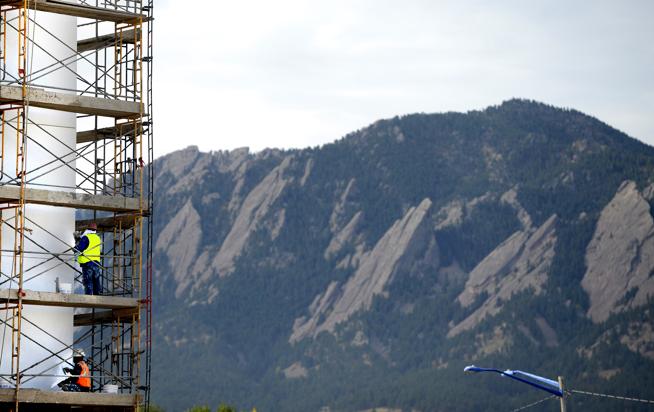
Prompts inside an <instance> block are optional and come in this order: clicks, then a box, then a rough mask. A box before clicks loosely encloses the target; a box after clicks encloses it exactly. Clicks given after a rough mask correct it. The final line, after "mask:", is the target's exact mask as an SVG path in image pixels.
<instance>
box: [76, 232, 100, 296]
mask: <svg viewBox="0 0 654 412" xmlns="http://www.w3.org/2000/svg"><path fill="white" fill-rule="evenodd" d="M97 230H98V225H97V224H96V223H95V222H92V223H90V224H89V227H88V229H86V230H85V231H84V233H82V236H81V237H80V239H79V241H78V242H77V244H76V245H75V250H76V251H77V252H78V253H79V255H78V256H77V263H79V265H80V267H81V268H82V283H84V293H86V294H87V295H101V294H102V283H101V282H100V275H101V271H100V269H101V266H100V258H101V256H102V239H100V236H98V234H97V233H96V231H97Z"/></svg>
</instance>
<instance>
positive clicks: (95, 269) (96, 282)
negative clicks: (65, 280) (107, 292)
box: [80, 262, 102, 295]
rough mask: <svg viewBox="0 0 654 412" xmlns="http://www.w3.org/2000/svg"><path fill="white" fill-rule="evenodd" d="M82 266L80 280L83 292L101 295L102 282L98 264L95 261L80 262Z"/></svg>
mask: <svg viewBox="0 0 654 412" xmlns="http://www.w3.org/2000/svg"><path fill="white" fill-rule="evenodd" d="M80 266H81V267H82V282H83V283H84V293H86V294H87V295H102V282H101V281H100V265H98V263H97V262H86V263H82V264H80Z"/></svg>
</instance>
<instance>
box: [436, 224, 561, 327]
mask: <svg viewBox="0 0 654 412" xmlns="http://www.w3.org/2000/svg"><path fill="white" fill-rule="evenodd" d="M556 221H557V219H556V216H551V217H550V218H549V219H547V221H546V222H545V223H543V224H542V225H541V226H540V227H539V228H538V229H537V230H535V231H534V230H522V231H518V232H516V233H514V234H513V235H511V237H509V238H508V239H507V240H505V241H504V242H503V243H502V244H500V245H499V246H498V247H497V248H496V249H495V250H493V251H492V252H491V253H490V254H489V255H488V256H486V257H485V258H484V259H483V260H482V261H481V262H480V263H479V264H478V265H477V266H476V267H475V268H474V269H473V270H472V272H470V276H469V278H468V281H467V282H466V285H465V289H464V290H463V292H461V294H460V295H459V296H458V298H457V300H458V302H459V304H460V305H461V306H462V307H464V308H466V307H470V306H472V305H473V304H474V303H479V302H477V300H478V299H480V298H484V297H485V298H484V300H483V302H481V304H480V306H479V307H478V308H477V309H476V310H474V311H473V312H472V313H471V314H470V315H469V316H468V317H466V318H465V319H464V320H463V321H462V322H460V323H459V324H457V325H456V326H454V327H453V328H452V329H450V330H449V332H448V334H447V336H448V337H453V336H456V335H458V334H459V333H461V332H463V331H465V330H469V329H472V328H474V327H475V326H476V325H478V324H479V323H480V322H481V321H482V320H483V319H484V318H486V317H487V316H492V315H495V314H497V313H498V312H499V311H500V309H501V302H502V301H508V300H509V299H510V298H511V296H513V295H514V294H516V293H518V292H522V291H525V290H527V289H530V288H531V289H533V290H534V293H535V294H539V293H540V292H541V290H542V286H543V284H544V283H545V281H546V280H547V272H548V270H549V267H550V265H551V263H552V259H553V258H554V247H555V245H556V231H555V229H556Z"/></svg>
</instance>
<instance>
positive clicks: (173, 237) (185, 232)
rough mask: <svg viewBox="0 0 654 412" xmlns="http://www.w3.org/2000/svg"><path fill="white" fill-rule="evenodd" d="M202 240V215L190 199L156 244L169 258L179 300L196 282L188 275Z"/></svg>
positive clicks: (166, 227) (157, 248) (163, 231)
mask: <svg viewBox="0 0 654 412" xmlns="http://www.w3.org/2000/svg"><path fill="white" fill-rule="evenodd" d="M201 239H202V228H201V226H200V215H199V214H198V212H197V211H196V210H195V208H194V207H193V203H191V199H189V200H188V201H187V202H186V204H185V205H184V207H182V208H181V209H180V210H179V212H178V213H177V215H175V217H174V218H173V219H172V220H171V221H169V222H168V224H167V225H166V226H165V227H164V229H163V230H162V231H161V233H160V234H159V237H158V238H157V243H156V244H155V248H156V250H157V251H161V252H163V253H165V254H166V256H167V257H168V262H169V265H170V269H171V271H172V276H173V278H174V279H175V281H176V284H177V287H176V289H175V296H176V297H177V298H179V297H180V296H181V294H182V293H183V292H184V291H186V290H187V289H188V288H189V286H190V285H191V284H192V283H193V281H194V276H193V274H192V273H188V269H189V268H190V267H192V266H193V261H194V260H195V256H196V254H197V250H198V247H199V246H200V240H201Z"/></svg>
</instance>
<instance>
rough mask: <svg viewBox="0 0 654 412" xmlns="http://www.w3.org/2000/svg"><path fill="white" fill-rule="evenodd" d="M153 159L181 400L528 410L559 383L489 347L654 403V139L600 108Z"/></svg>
mask: <svg viewBox="0 0 654 412" xmlns="http://www.w3.org/2000/svg"><path fill="white" fill-rule="evenodd" d="M217 138H219V137H217ZM154 168H155V184H156V194H157V195H156V210H155V213H156V218H155V228H154V229H155V235H156V247H155V265H156V270H155V275H156V278H155V281H156V286H155V297H154V298H155V308H156V312H155V316H156V318H155V329H156V332H155V340H154V373H153V376H154V378H153V379H154V382H153V399H154V400H155V402H156V403H157V404H160V405H162V406H163V407H164V408H166V410H169V411H177V410H183V409H184V408H185V407H189V406H191V405H197V404H210V405H218V404H219V403H221V402H226V403H229V404H233V405H236V406H238V407H239V408H242V409H245V408H252V407H256V408H257V410H259V411H319V410H323V411H364V410H372V409H373V408H384V407H386V408H396V409H401V410H402V411H413V410H415V411H477V410H510V409H512V408H516V407H519V406H522V405H524V404H527V403H529V402H533V401H535V400H538V399H540V398H542V397H543V396H544V393H539V392H537V391H535V390H533V389H531V388H529V387H527V386H526V385H519V384H516V383H515V382H511V381H509V380H508V379H498V378H497V377H496V376H484V374H481V375H474V376H471V375H467V374H464V373H463V368H464V366H466V365H469V364H472V363H474V364H477V365H481V366H484V365H491V366H495V367H499V368H510V369H521V370H526V371H530V372H533V373H537V374H540V375H544V376H548V377H551V378H556V376H557V375H562V376H564V377H565V379H566V382H567V385H568V387H570V388H573V389H580V390H589V391H594V392H601V393H612V394H620V395H626V396H632V397H640V398H649V399H654V373H652V370H654V328H653V323H654V322H653V318H654V301H653V299H654V270H652V268H654V219H653V218H652V213H651V204H652V201H653V199H654V148H652V147H649V146H646V145H644V144H642V143H640V142H638V141H636V140H635V139H632V138H630V137H628V136H626V135H625V134H623V133H621V132H619V131H617V130H615V129H613V128H611V127H610V126H608V125H606V124H604V123H602V122H600V121H598V120H597V119H594V118H592V117H589V116H587V115H584V114H583V113H580V112H577V111H574V110H563V109H559V108H555V107H551V106H548V105H544V104H541V103H537V102H533V101H527V100H511V101H507V102H505V103H503V104H501V105H499V106H495V107H489V108H487V109H485V110H483V111H473V112H468V113H444V114H414V115H408V116H403V117H396V118H393V119H388V120H381V121H378V122H376V123H374V124H372V125H371V126H369V127H367V128H365V129H362V130H359V131H356V132H354V133H351V134H349V135H348V136H345V137H344V138H342V139H340V140H338V141H336V142H334V143H332V144H328V145H325V146H321V147H316V148H310V149H304V150H289V151H281V150H266V151H263V152H260V153H255V154H251V153H249V152H248V151H247V149H240V150H235V151H231V152H211V153H202V152H199V151H198V150H197V148H194V147H190V148H188V149H186V150H183V151H180V152H176V153H172V154H170V155H167V156H165V157H163V158H160V159H158V160H157V161H156V162H155V165H154ZM570 404H571V406H572V407H575V408H576V409H574V410H588V409H590V408H595V409H596V410H606V411H613V410H615V411H617V410H620V411H622V410H634V411H635V410H647V409H646V408H647V405H645V404H639V403H625V402H624V401H616V400H607V399H603V398H599V397H592V396H586V395H580V394H577V395H574V396H573V397H572V398H571V399H570ZM539 408H540V409H539ZM556 408H557V404H556V403H555V402H553V401H549V402H545V403H542V404H540V405H538V406H537V407H535V408H534V409H533V410H543V411H549V410H556Z"/></svg>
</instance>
